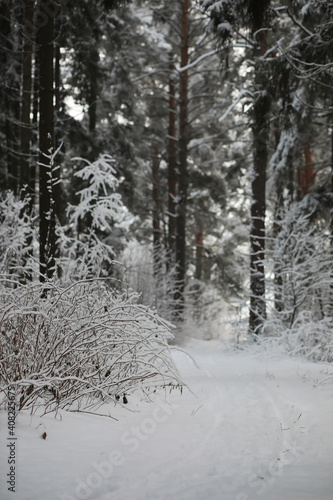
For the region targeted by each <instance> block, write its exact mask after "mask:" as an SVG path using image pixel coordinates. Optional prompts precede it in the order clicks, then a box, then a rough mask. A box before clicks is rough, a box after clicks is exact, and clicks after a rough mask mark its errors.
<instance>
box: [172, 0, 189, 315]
mask: <svg viewBox="0 0 333 500" xmlns="http://www.w3.org/2000/svg"><path fill="white" fill-rule="evenodd" d="M189 8H190V0H183V5H182V19H181V73H180V82H179V155H178V157H179V162H178V163H179V179H178V205H177V219H176V221H177V233H176V266H177V291H176V294H175V300H176V317H177V318H178V319H181V318H182V315H183V311H184V289H185V275H186V205H187V184H188V172H187V154H188V151H187V147H188V71H187V69H182V68H186V66H187V65H188V48H189V47H188V46H189V41H188V37H189Z"/></svg>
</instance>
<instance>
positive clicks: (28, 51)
mask: <svg viewBox="0 0 333 500" xmlns="http://www.w3.org/2000/svg"><path fill="white" fill-rule="evenodd" d="M33 12H34V0H26V2H25V10H24V32H23V36H24V38H23V64H22V102H21V162H20V188H21V197H22V198H24V197H25V195H26V194H30V195H32V194H33V193H31V192H30V187H31V182H30V159H31V158H30V141H31V120H30V113H31V94H32V51H33V41H32V32H31V26H32V25H33ZM29 208H30V210H31V208H32V205H31V204H30V207H29Z"/></svg>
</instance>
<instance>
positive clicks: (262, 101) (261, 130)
mask: <svg viewBox="0 0 333 500" xmlns="http://www.w3.org/2000/svg"><path fill="white" fill-rule="evenodd" d="M267 6H268V3H267V2H266V1H264V2H263V8H266V9H267ZM260 19H261V21H260V26H258V25H257V26H255V28H256V32H257V33H256V41H257V47H256V48H255V49H254V59H255V60H256V68H255V78H254V84H255V93H256V95H255V100H254V104H253V118H252V119H253V124H252V133H253V172H252V182H251V190H252V203H251V229H250V293H251V295H250V317H249V330H250V332H251V333H254V334H258V333H260V332H261V331H262V327H263V323H264V321H265V319H266V299H265V266H264V259H265V237H266V233H265V216H266V168H267V162H268V141H269V129H270V122H269V113H270V97H269V94H268V90H267V87H268V86H269V81H268V76H267V74H266V73H265V68H264V67H263V66H264V63H263V62H262V61H261V60H260V57H261V56H263V55H264V54H265V52H266V50H267V30H266V29H265V24H266V23H265V12H262V13H261V14H260Z"/></svg>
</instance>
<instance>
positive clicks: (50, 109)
mask: <svg viewBox="0 0 333 500" xmlns="http://www.w3.org/2000/svg"><path fill="white" fill-rule="evenodd" d="M52 7H53V2H52V0H41V4H40V9H41V16H42V18H44V19H45V22H44V23H41V25H40V27H39V30H38V43H39V238H40V241H39V251H40V255H39V259H40V280H41V281H45V280H46V279H50V278H52V277H53V275H54V272H55V255H56V235H55V206H54V196H53V177H54V172H53V170H54V169H53V161H52V155H53V153H54V102H53V99H54V86H53V78H54V76H53V54H54V50H53V41H54V16H55V13H54V12H53V11H52Z"/></svg>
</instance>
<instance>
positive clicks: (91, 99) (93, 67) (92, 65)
mask: <svg viewBox="0 0 333 500" xmlns="http://www.w3.org/2000/svg"><path fill="white" fill-rule="evenodd" d="M88 57H89V61H88V78H89V84H90V86H89V95H88V106H89V107H88V116H89V132H94V131H95V130H96V114H97V97H98V63H99V53H98V50H97V49H96V48H95V47H93V48H92V49H91V50H90V52H89V55H88Z"/></svg>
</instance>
